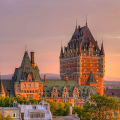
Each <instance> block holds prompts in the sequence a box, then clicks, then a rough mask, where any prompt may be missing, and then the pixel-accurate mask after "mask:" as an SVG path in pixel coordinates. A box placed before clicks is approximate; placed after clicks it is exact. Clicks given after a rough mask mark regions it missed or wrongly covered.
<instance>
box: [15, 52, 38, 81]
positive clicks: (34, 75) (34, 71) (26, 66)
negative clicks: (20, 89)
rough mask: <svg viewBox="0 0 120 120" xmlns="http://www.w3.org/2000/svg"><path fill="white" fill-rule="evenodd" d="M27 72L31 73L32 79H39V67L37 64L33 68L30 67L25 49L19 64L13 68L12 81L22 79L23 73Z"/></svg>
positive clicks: (26, 73)
mask: <svg viewBox="0 0 120 120" xmlns="http://www.w3.org/2000/svg"><path fill="white" fill-rule="evenodd" d="M29 73H31V75H32V79H33V80H35V81H40V76H39V69H38V67H37V66H36V67H35V68H33V67H32V64H31V61H30V58H29V55H28V52H27V51H25V53H24V56H23V60H22V63H21V66H20V67H19V68H16V69H15V72H14V75H13V81H14V82H19V81H21V80H24V78H25V75H28V74H29Z"/></svg>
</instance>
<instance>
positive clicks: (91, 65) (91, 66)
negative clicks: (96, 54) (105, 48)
mask: <svg viewBox="0 0 120 120" xmlns="http://www.w3.org/2000/svg"><path fill="white" fill-rule="evenodd" d="M90 66H91V67H93V64H91V65H90ZM84 67H87V65H86V64H84ZM97 67H99V65H98V64H97Z"/></svg>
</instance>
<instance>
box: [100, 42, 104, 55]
mask: <svg viewBox="0 0 120 120" xmlns="http://www.w3.org/2000/svg"><path fill="white" fill-rule="evenodd" d="M100 54H101V55H104V54H105V52H104V46H103V41H102V45H101V51H100Z"/></svg>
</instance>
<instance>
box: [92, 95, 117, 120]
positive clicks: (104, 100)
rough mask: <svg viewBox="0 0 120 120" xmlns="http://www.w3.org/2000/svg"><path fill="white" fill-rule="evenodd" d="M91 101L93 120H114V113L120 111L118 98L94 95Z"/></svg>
mask: <svg viewBox="0 0 120 120" xmlns="http://www.w3.org/2000/svg"><path fill="white" fill-rule="evenodd" d="M90 101H91V107H90V111H91V112H92V114H91V118H92V119H93V120H105V119H106V118H109V119H110V120H112V119H113V115H112V112H113V111H114V112H116V111H117V110H118V109H119V103H118V99H117V98H112V97H107V96H106V95H103V96H100V95H93V96H91V98H90Z"/></svg>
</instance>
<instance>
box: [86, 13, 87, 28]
mask: <svg viewBox="0 0 120 120" xmlns="http://www.w3.org/2000/svg"><path fill="white" fill-rule="evenodd" d="M86 27H87V14H86Z"/></svg>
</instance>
